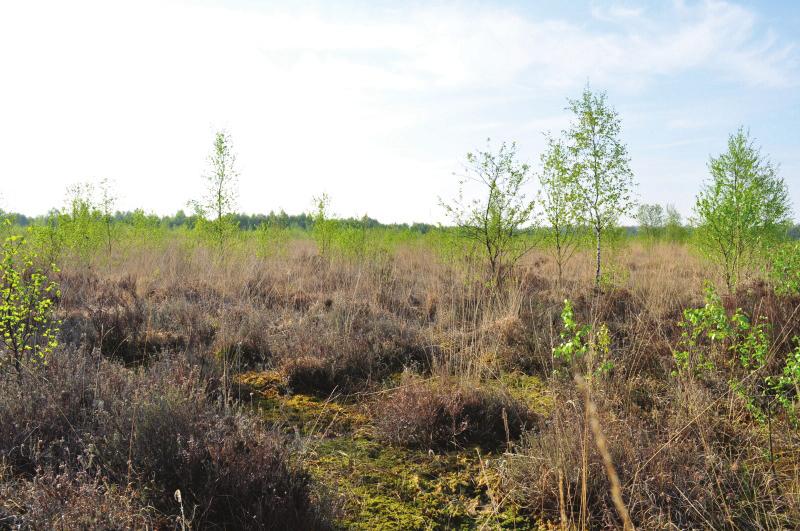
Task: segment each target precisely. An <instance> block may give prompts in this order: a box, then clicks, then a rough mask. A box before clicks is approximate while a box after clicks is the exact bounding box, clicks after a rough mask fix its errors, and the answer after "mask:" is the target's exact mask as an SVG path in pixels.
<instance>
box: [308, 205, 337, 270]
mask: <svg viewBox="0 0 800 531" xmlns="http://www.w3.org/2000/svg"><path fill="white" fill-rule="evenodd" d="M330 205H331V199H330V197H328V194H325V193H324V194H322V195H321V196H319V197H315V198H314V212H313V214H312V219H313V221H314V225H313V229H312V231H311V234H312V235H313V236H314V241H316V242H317V249H318V251H319V254H320V256H322V257H324V258H330V254H331V248H332V247H333V239H334V236H335V233H336V228H337V227H336V220H335V219H333V218H332V217H331V213H330Z"/></svg>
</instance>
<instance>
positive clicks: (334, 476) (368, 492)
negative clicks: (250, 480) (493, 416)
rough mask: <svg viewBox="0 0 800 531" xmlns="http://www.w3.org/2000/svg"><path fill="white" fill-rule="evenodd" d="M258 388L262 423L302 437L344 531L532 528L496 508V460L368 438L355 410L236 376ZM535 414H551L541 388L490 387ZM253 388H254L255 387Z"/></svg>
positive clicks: (508, 380) (513, 383) (262, 379)
mask: <svg viewBox="0 0 800 531" xmlns="http://www.w3.org/2000/svg"><path fill="white" fill-rule="evenodd" d="M242 376H243V377H242V378H241V383H242V384H247V385H250V386H252V387H254V388H258V389H260V391H259V393H260V397H261V398H260V401H259V402H258V403H259V405H260V407H261V408H262V412H263V415H264V418H266V419H267V420H270V421H272V422H274V423H276V424H278V425H282V426H284V427H285V428H286V429H287V430H291V431H295V430H296V431H297V432H299V433H301V434H303V435H305V436H306V438H305V439H304V440H305V444H306V446H305V451H304V458H303V459H304V462H305V465H306V467H307V468H308V470H309V471H310V472H311V473H312V475H313V476H314V477H315V479H316V480H317V481H318V482H319V483H320V484H321V485H323V486H324V488H325V489H326V490H329V491H330V492H332V493H336V494H337V495H338V496H341V497H342V499H343V500H344V506H343V510H342V514H341V518H340V520H339V521H338V522H337V524H338V525H339V526H341V527H342V528H345V529H404V530H405V529H410V530H426V529H440V528H447V529H476V528H481V527H486V528H490V529H496V528H508V529H534V528H536V526H535V524H534V523H533V522H532V521H530V520H529V519H527V518H526V517H524V516H523V515H520V514H519V513H518V511H517V508H516V507H514V506H512V505H510V504H509V503H508V502H503V503H500V506H499V507H497V508H496V507H495V503H494V502H493V501H492V500H493V499H494V500H495V501H497V500H498V499H499V498H500V496H494V492H495V491H496V490H497V491H499V484H500V476H499V473H498V469H499V467H500V466H501V465H502V456H493V455H491V454H489V455H482V456H481V458H479V456H478V453H477V451H476V450H475V449H474V448H469V449H463V450H461V451H454V452H448V453H444V454H434V453H429V452H426V451H419V450H410V449H406V448H399V447H393V446H390V445H387V444H385V443H383V442H380V441H377V440H375V439H374V438H373V433H372V426H371V425H370V422H369V417H368V416H367V415H365V413H364V411H365V410H364V408H363V407H362V406H360V405H358V404H354V403H347V402H337V401H334V400H321V399H319V398H316V397H313V396H309V395H304V394H295V395H288V394H283V390H282V389H281V388H280V387H279V381H278V380H277V379H276V378H275V377H274V375H269V374H265V373H259V374H258V375H256V374H250V375H242ZM497 385H502V386H503V388H504V389H506V390H507V391H508V392H509V393H511V394H513V395H514V396H515V397H516V398H519V399H521V400H524V401H525V402H526V403H528V404H529V405H530V407H531V408H534V409H535V410H536V411H538V412H544V411H546V410H547V409H549V407H550V401H549V398H547V397H546V396H545V395H544V393H543V386H542V384H541V382H540V381H539V380H538V379H536V378H533V377H530V376H525V375H522V374H513V375H506V377H504V378H502V379H501V380H500V381H498V382H497ZM256 386H259V387H256Z"/></svg>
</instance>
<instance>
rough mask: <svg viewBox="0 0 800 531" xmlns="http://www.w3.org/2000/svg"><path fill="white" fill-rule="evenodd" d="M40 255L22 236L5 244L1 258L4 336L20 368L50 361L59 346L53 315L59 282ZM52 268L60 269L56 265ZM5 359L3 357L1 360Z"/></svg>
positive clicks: (8, 352) (0, 300) (8, 351)
mask: <svg viewBox="0 0 800 531" xmlns="http://www.w3.org/2000/svg"><path fill="white" fill-rule="evenodd" d="M35 261H36V256H35V255H34V254H32V253H31V252H30V250H29V249H28V248H27V247H26V245H25V240H24V239H23V238H22V237H20V236H9V237H8V238H6V239H5V241H4V242H3V244H2V260H1V261H0V275H1V276H0V340H2V344H3V346H4V350H5V352H6V357H7V358H10V359H11V361H12V362H13V364H14V367H15V368H16V370H20V368H21V367H22V365H28V366H36V365H39V364H44V363H46V362H47V355H48V354H49V353H50V352H52V351H53V349H54V348H55V347H57V346H58V342H57V340H56V335H57V334H58V322H57V321H56V320H55V319H54V317H53V310H54V299H55V298H56V297H59V296H60V292H59V289H58V284H57V283H56V282H55V281H53V280H51V279H50V278H48V276H47V274H46V272H45V271H43V270H42V269H41V268H40V267H37V266H36V265H35ZM51 271H52V272H56V271H57V270H56V269H55V266H51ZM3 361H5V360H4V359H3V358H2V357H0V364H2V363H3Z"/></svg>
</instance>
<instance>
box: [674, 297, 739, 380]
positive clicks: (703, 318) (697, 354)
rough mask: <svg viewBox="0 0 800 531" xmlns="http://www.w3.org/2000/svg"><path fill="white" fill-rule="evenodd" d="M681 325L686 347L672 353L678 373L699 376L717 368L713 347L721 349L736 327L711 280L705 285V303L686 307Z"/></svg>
mask: <svg viewBox="0 0 800 531" xmlns="http://www.w3.org/2000/svg"><path fill="white" fill-rule="evenodd" d="M737 321H738V319H737ZM678 326H679V327H680V328H681V329H682V332H681V342H680V344H681V347H682V348H681V349H680V350H676V351H673V353H672V355H673V358H674V359H675V365H676V366H677V372H676V373H675V374H676V375H677V374H690V375H694V376H699V375H702V374H703V373H706V372H708V371H712V370H714V369H715V368H716V366H715V364H714V360H713V356H712V355H711V352H709V350H710V349H716V350H719V349H720V348H721V347H719V345H720V344H721V343H722V342H723V341H725V340H727V339H728V338H729V337H731V335H732V334H733V333H734V329H733V326H732V321H729V320H728V315H727V313H726V312H725V308H724V307H723V306H722V301H721V300H720V298H719V295H717V293H716V291H715V290H714V287H713V286H712V285H711V284H706V287H705V306H703V307H702V308H687V309H685V310H684V311H683V320H682V321H681V322H679V323H678ZM709 347H710V348H709Z"/></svg>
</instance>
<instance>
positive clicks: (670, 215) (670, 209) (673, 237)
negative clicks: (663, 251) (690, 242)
mask: <svg viewBox="0 0 800 531" xmlns="http://www.w3.org/2000/svg"><path fill="white" fill-rule="evenodd" d="M664 236H665V238H666V239H667V241H671V242H673V243H683V242H685V241H686V240H687V238H688V237H689V231H688V230H687V228H686V227H684V226H683V223H682V222H681V214H680V212H678V210H677V209H676V208H675V207H674V206H673V205H667V210H666V219H665V221H664Z"/></svg>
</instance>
